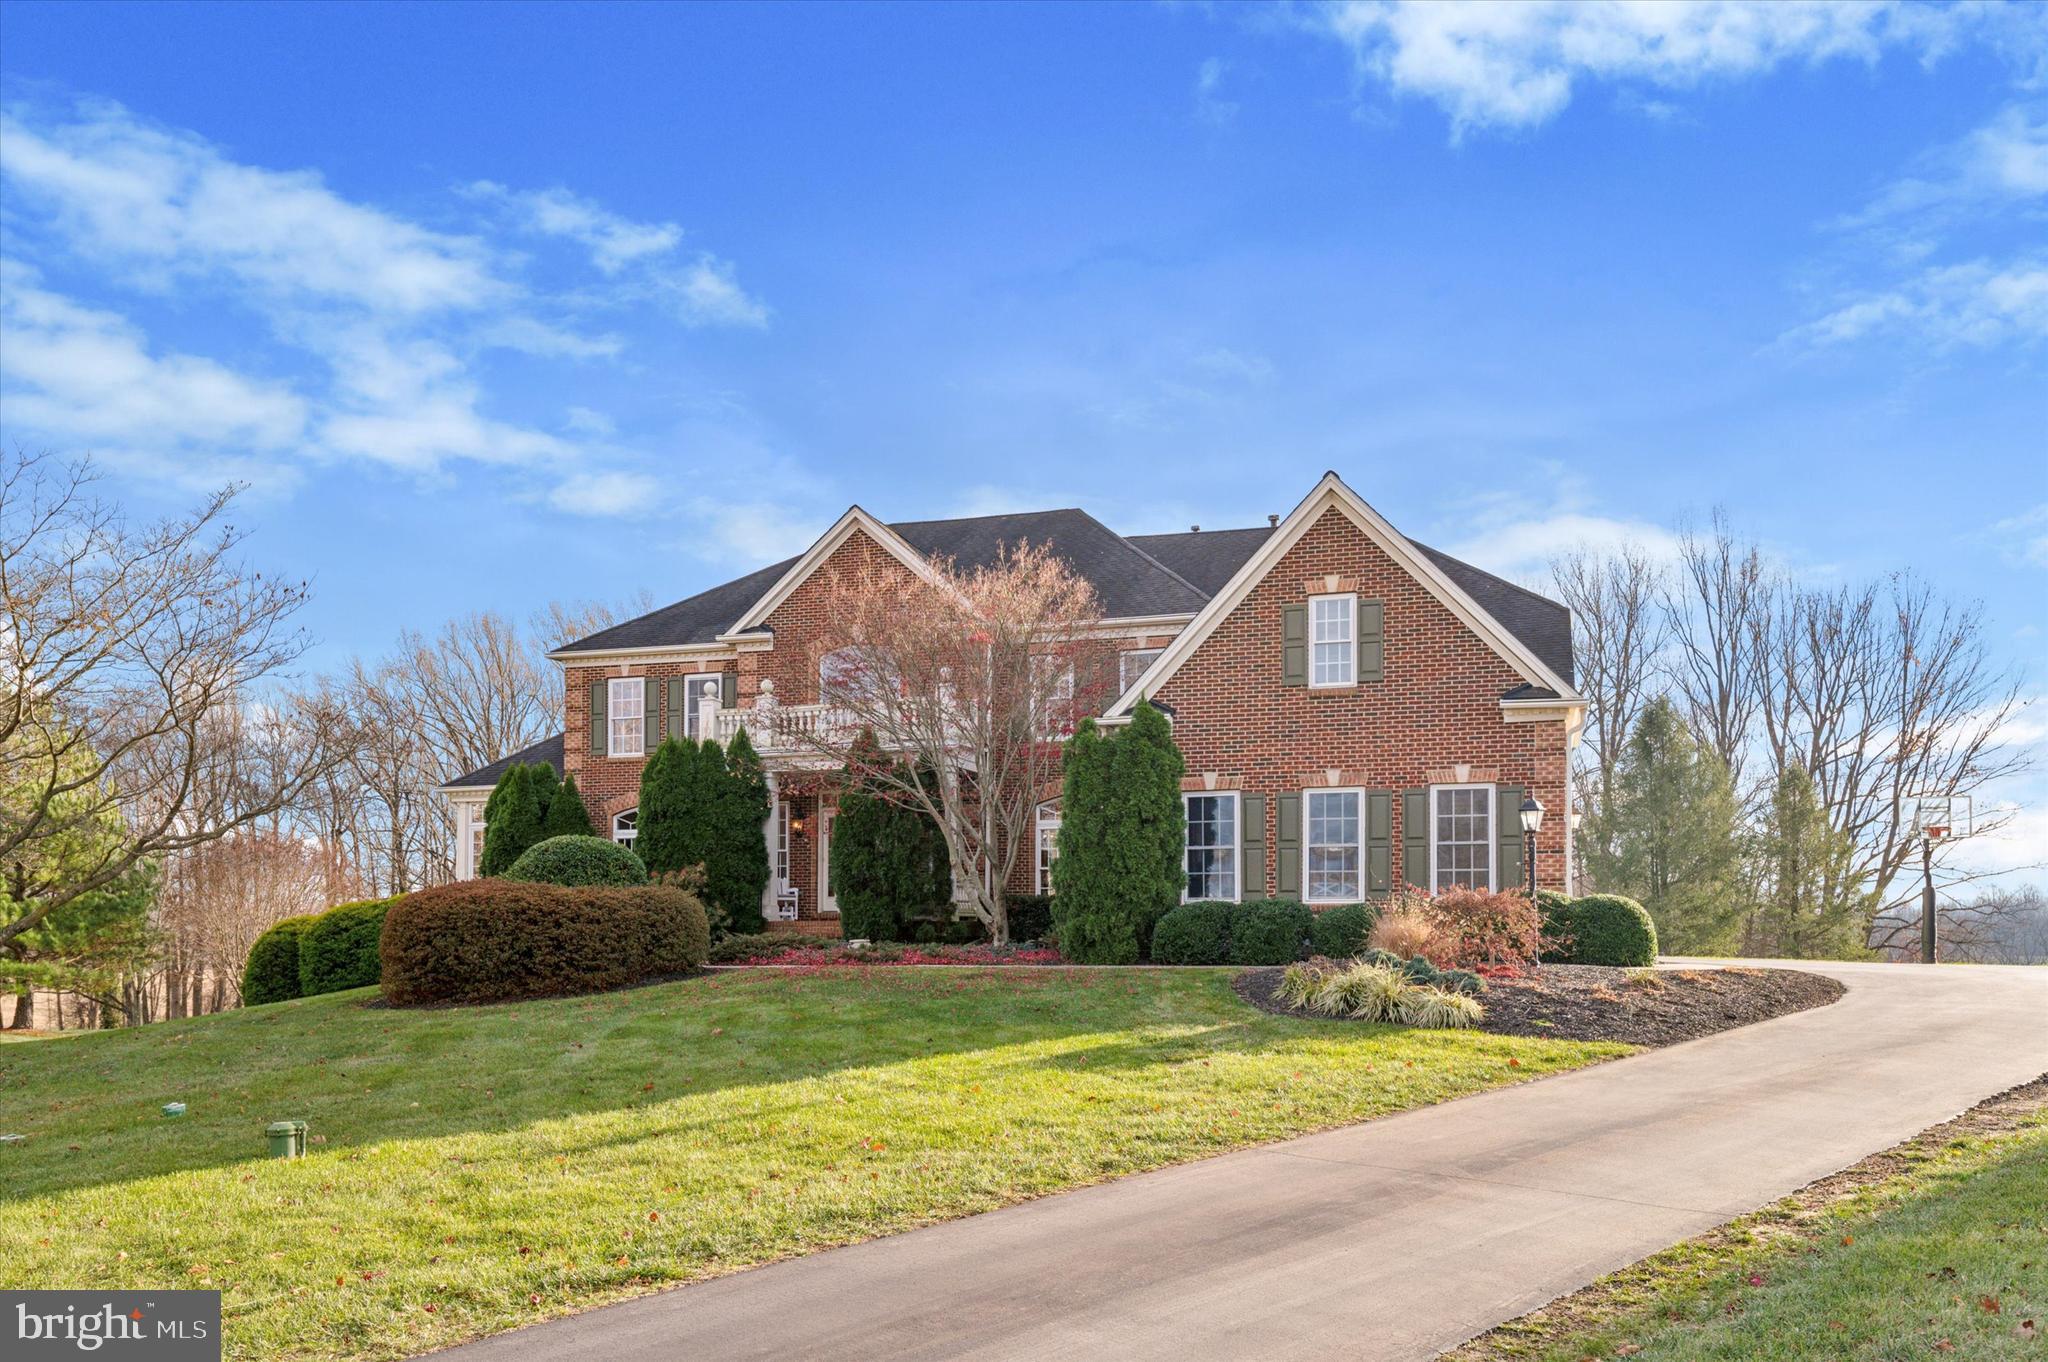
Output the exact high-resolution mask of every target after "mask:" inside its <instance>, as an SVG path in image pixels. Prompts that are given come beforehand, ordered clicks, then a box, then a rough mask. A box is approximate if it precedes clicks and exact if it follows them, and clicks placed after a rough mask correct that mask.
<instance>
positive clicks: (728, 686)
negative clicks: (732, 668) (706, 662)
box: [718, 672, 740, 709]
mask: <svg viewBox="0 0 2048 1362" xmlns="http://www.w3.org/2000/svg"><path fill="white" fill-rule="evenodd" d="M739 703H740V674H739V673H738V672H720V673H719V674H718V707H719V708H720V709H737V708H739Z"/></svg>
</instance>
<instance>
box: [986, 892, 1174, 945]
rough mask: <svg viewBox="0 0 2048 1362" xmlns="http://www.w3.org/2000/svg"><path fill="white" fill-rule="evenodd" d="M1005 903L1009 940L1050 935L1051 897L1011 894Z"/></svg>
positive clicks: (1030, 939)
mask: <svg viewBox="0 0 2048 1362" xmlns="http://www.w3.org/2000/svg"><path fill="white" fill-rule="evenodd" d="M1006 902H1007V906H1008V909H1009V914H1010V940H1012V941H1043V940H1045V939H1046V938H1047V937H1048V936H1050V935H1052V895H1050V894H1012V895H1010V896H1009V898H1008V900H1007V901H1006ZM1141 954H1142V952H1141Z"/></svg>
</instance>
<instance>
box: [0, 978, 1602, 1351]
mask: <svg viewBox="0 0 2048 1362" xmlns="http://www.w3.org/2000/svg"><path fill="white" fill-rule="evenodd" d="M370 996H371V995H370V994H369V992H368V991H367V990H365V991H359V992H353V993H339V994H330V995H328V996H325V997H321V998H312V999H305V1000H301V1001H299V1002H293V1003H280V1004H276V1005H273V1006H270V1007H262V1008H254V1009H250V1010H248V1011H245V1012H239V1013H231V1014H228V1015H225V1016H220V1017H211V1018H205V1019H200V1020H196V1021H186V1022H167V1023H163V1024H159V1025H155V1026H150V1027H145V1028H141V1029H137V1030H133V1031H114V1032H101V1033H97V1034H93V1035H89V1036H79V1037H75V1038H73V1039H72V1040H70V1041H69V1042H68V1043H66V1044H63V1045H23V1046H16V1047H10V1048H9V1049H8V1050H7V1051H6V1053H5V1057H4V1058H0V1110H4V1112H5V1115H4V1116H0V1128H5V1129H8V1130H18V1131H21V1132H23V1133H26V1134H28V1135H29V1136H30V1139H29V1140H28V1141H27V1142H26V1143H25V1144H20V1145H13V1146H5V1147H0V1243H6V1244H9V1245H11V1246H12V1251H11V1252H9V1253H8V1254H6V1255H5V1256H4V1257H0V1287H30V1286H67V1287H148V1286H155V1287H172V1286H190V1287H214V1288H219V1289H220V1290H222V1291H223V1292H224V1293H225V1301H226V1308H227V1324H226V1333H227V1350H228V1353H229V1355H230V1356H233V1357H238V1358H302V1357H321V1358H340V1357H346V1358H384V1357H396V1356H402V1355H405V1354H408V1353H412V1352H417V1351H419V1350H421V1349H424V1348H427V1347H430V1346H436V1345H442V1344H447V1343H451V1342H454V1341H457V1340H459V1339H462V1338H467V1337H472V1336H475V1335H478V1334H483V1333H488V1332H491V1331H494V1330H499V1329H505V1328H509V1327H512V1326H514V1325H519V1324H526V1323H530V1322H532V1321H534V1320H537V1319H542V1318H546V1317H549V1316H552V1315H558V1314H564V1313H568V1312H570V1311H572V1310H575V1309H580V1308H584V1307H587V1306H590V1305H594V1304H597V1303H600V1302H603V1301H608V1300H615V1299H619V1298H621V1297H625V1296H630V1295H635V1294H639V1293H642V1292H645V1291H648V1290H651V1289H653V1288H655V1287H657V1286H660V1285H664V1284H669V1283H675V1282H683V1281H689V1280H691V1279H694V1278H700V1277H705V1276H709V1275H712V1274H716V1273H720V1272H726V1271H731V1270H733V1269H735V1268H739V1267H744V1266H747V1265H750V1264H754V1263H760V1262H765V1261H769V1260H772V1259H776V1258H782V1257H787V1256H790V1255H793V1254H799V1253H806V1252H810V1251H812V1250H815V1249H819V1248H824V1247H827V1246H829V1245H833V1244H843V1243H849V1242H852V1241H855V1240H859V1239H864V1238H868V1237H870V1236H873V1235H876V1234H882V1233H887V1232H891V1231H896V1230H904V1229H909V1228H912V1227H913V1226H917V1225H922V1224H927V1223H930V1222H932V1221H936V1220H942V1219H948V1218H951V1217H954V1216H961V1215H968V1214H971V1213H974V1212H977V1211H985V1210H989V1209H992V1208H994V1207H997V1206H1002V1205H1005V1204H1007V1203H1010V1202H1015V1201H1019V1200H1023V1199H1025V1198H1028V1197H1032V1196H1036V1195H1040V1194H1043V1193H1046V1192H1054V1191H1059V1190H1062V1189H1065V1188H1070V1187H1076V1186H1080V1185H1082V1184H1084V1183H1089V1182H1094V1181H1098V1180H1101V1179H1103V1178H1108V1177H1115V1176H1117V1175H1120V1174H1125V1173H1132V1172H1137V1171H1139V1170H1141V1169H1147V1168H1157V1167H1160V1166H1161V1165H1164V1164H1169V1163H1174V1162H1178V1161H1181V1160H1186V1159H1193V1158H1200V1157H1202V1156H1204V1155H1210V1154H1217V1153H1221V1152H1223V1151H1225V1150H1228V1149H1233V1148H1238V1147H1240V1146H1244V1145H1249V1144H1255V1143H1258V1142H1261V1141H1266V1140H1274V1139H1279V1138H1282V1137H1284V1136H1289V1135H1296V1134H1300V1133H1303V1132H1305V1131H1310V1130H1315V1129H1318V1128H1322V1127H1327V1126H1332V1125H1338V1124H1341V1123H1344V1122H1348V1121H1357V1120H1362V1119H1365V1118H1368V1117H1374V1116H1383V1115H1386V1114H1388V1113H1390V1112H1395V1111H1402V1110H1406V1109H1408V1108H1411V1107H1418V1106H1423V1105H1426V1104H1428V1103H1432V1102H1440V1101H1443V1100H1445V1099H1447V1098H1452V1097H1458V1096H1462V1095H1464V1094H1467V1093H1471V1092H1477V1091H1480V1090H1482V1089H1485V1088H1490V1087H1495V1086H1498V1085H1501V1084H1504V1083H1510V1082H1514V1081H1517V1080H1519V1079H1524V1078H1530V1077H1535V1076H1538V1075H1541V1074H1546V1073H1552V1072H1556V1071H1558V1070H1561V1069H1567V1068H1572V1067H1575V1066H1578V1065H1581V1064H1585V1063H1589V1062H1591V1061H1593V1060H1596V1059H1599V1058H1603V1057H1606V1056H1610V1055H1615V1054H1621V1053H1625V1052H1626V1051H1625V1048H1624V1047H1620V1046H1614V1045H1597V1044H1586V1043H1573V1042H1562V1041H1551V1040H1531V1039H1521V1038H1512V1037H1503V1036H1488V1035H1483V1034H1479V1033H1475V1032H1424V1031H1408V1030H1403V1029H1399V1028H1392V1027H1378V1026H1371V1027H1368V1026H1357V1025H1341V1024H1332V1023H1317V1022H1306V1021H1299V1020H1294V1019H1291V1018H1283V1017H1272V1016H1266V1015H1263V1014H1260V1013H1257V1012H1254V1011H1253V1010H1251V1009H1250V1008H1248V1007H1246V1006H1245V1004H1244V1003H1242V1002H1241V1001H1240V1000H1239V999H1238V998H1237V997H1236V996H1235V995H1234V994H1233V993H1232V991H1231V987H1230V983H1229V975H1228V973H1227V972H1224V971H1174V972H1164V971H1135V970H1133V971H1106V970H1097V971H1073V972H1070V971H1065V970H1056V969H1032V970H1002V971H971V970H910V969H896V970H890V969H873V970H852V971H849V970H833V971H830V972H827V973H818V974H811V975H806V974H802V973H782V972H748V973H728V974H720V975H717V976H713V977H709V978H703V979H695V980H689V981H685V982H680V983H675V984H668V985H662V986H659V987H653V988H645V989H638V990H632V991H628V992H622V993H613V994H605V995H601V996H598V997H592V998H572V999H561V1000H553V1001H547V1002H539V1003H522V1004H516V1005H507V1006H500V1007H488V1008H473V1009H459V1010H457V1009H451V1010H445V1011H427V1012H397V1011H388V1010H382V1009H371V1008H366V1007H364V1006H362V1004H363V1003H364V1002H365V1001H367V1000H368V999H369V997H370ZM176 1100H182V1101H185V1102H187V1103H189V1104H190V1112H191V1114H190V1115H188V1116H186V1117H184V1118H183V1119H181V1120H165V1119H163V1118H161V1117H159V1116H158V1115H157V1108H158V1106H159V1105H160V1104H162V1103H164V1102H167V1101H176ZM281 1117H300V1118H304V1119H306V1120H308V1121H310V1122H311V1124H312V1130H313V1133H314V1135H315V1137H316V1139H324V1143H318V1144H316V1145H315V1146H314V1148H313V1151H312V1153H311V1156H310V1157H308V1158H306V1159H304V1160H301V1161H297V1162H286V1161H275V1162H273V1161H271V1160H268V1159H266V1158H264V1157H262V1154H263V1126H264V1124H265V1123H266V1122H268V1121H271V1120H274V1119H278V1118H281Z"/></svg>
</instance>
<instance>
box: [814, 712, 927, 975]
mask: <svg viewBox="0 0 2048 1362" xmlns="http://www.w3.org/2000/svg"><path fill="white" fill-rule="evenodd" d="M882 760H883V758H882V755H881V751H880V749H879V747H877V746H876V745H875V743H874V740H873V737H872V735H864V736H863V738H862V740H861V741H860V743H859V744H858V745H857V746H856V747H855V749H854V752H853V755H852V756H851V757H850V758H849V760H848V761H847V764H846V769H845V781H846V786H845V789H844V790H843V792H842V793H841V794H840V796H839V813H838V816H837V818H835V819H834V820H833V823H832V893H833V894H834V895H835V896H836V897H837V898H838V900H839V928H840V930H841V931H842V932H844V933H845V935H846V936H847V937H848V938H849V939H851V938H855V937H865V938H867V939H868V940H870V941H901V940H905V939H907V932H906V930H905V928H906V926H907V924H908V923H909V922H910V921H911V919H912V918H914V917H916V916H917V915H919V914H921V913H926V912H929V911H930V910H932V909H934V908H944V907H945V906H946V905H947V904H948V903H950V902H951V900H952V894H953V876H952V870H951V860H950V858H949V857H948V855H947V853H946V839H945V837H944V836H943V835H942V834H941V833H940V831H939V828H938V825H937V824H936V823H934V822H932V820H931V819H930V818H929V817H928V816H926V814H925V813H924V811H923V810H922V809H918V808H914V807H911V806H909V805H907V804H905V803H903V802H901V800H900V799H898V798H895V797H892V796H891V794H890V793H889V791H888V788H887V787H886V786H885V785H883V784H882V783H881V782H879V781H876V780H874V779H873V778H872V777H871V776H870V775H869V774H866V773H870V772H872V771H874V770H875V769H876V768H877V767H878V766H879V765H880V764H881V762H882Z"/></svg>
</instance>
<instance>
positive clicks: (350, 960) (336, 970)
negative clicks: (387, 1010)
mask: <svg viewBox="0 0 2048 1362" xmlns="http://www.w3.org/2000/svg"><path fill="white" fill-rule="evenodd" d="M396 902H398V899H397V898H396V897H393V898H388V899H368V900H365V901H364V902H362V903H344V904H340V905H339V906H337V907H333V908H329V909H328V910H327V911H326V912H324V913H321V914H320V915H319V916H317V917H313V918H310V919H308V920H307V922H306V926H305V929H304V930H303V931H301V932H300V933H299V996H301V997H304V998H310V997H312V996H314V995H315V994H318V993H335V992H339V991H340V990H341V989H344V988H364V987H366V986H368V985H370V984H374V983H376V982H377V977H378V975H379V973H380V972H381V967H380V966H379V965H378V963H377V938H378V937H379V936H380V935H382V934H383V931H384V914H385V913H386V912H388V911H389V910H390V908H391V905H392V904H394V903H396Z"/></svg>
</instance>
